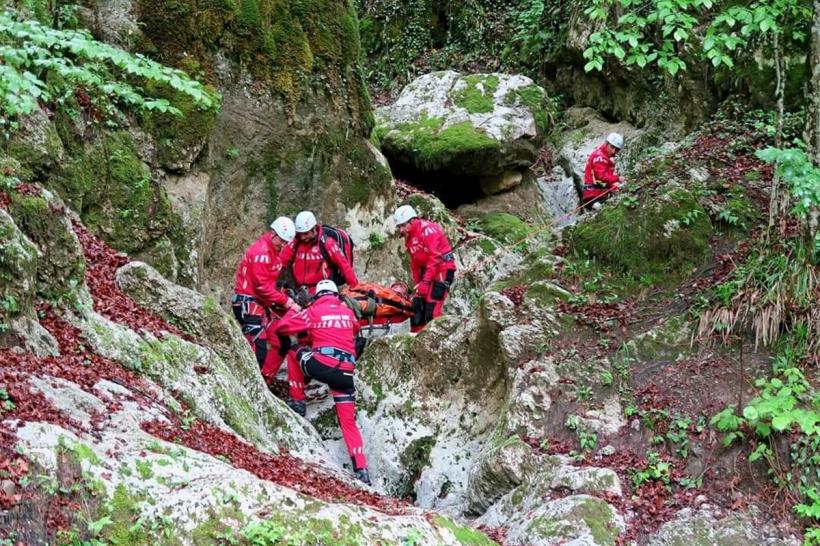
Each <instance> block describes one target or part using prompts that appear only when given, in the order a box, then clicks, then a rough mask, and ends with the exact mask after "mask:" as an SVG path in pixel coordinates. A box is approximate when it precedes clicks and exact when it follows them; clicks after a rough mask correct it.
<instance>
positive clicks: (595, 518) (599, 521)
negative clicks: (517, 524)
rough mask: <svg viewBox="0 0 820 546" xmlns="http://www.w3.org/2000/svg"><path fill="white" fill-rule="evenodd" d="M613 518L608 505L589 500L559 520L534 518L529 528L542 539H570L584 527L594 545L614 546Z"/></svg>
mask: <svg viewBox="0 0 820 546" xmlns="http://www.w3.org/2000/svg"><path fill="white" fill-rule="evenodd" d="M613 517H614V514H613V512H612V508H610V507H609V505H608V504H606V503H605V502H604V501H602V500H598V499H592V498H589V499H584V500H583V501H581V502H579V503H577V504H576V505H575V506H573V507H572V508H571V509H570V510H569V512H567V513H565V514H563V515H562V516H561V519H554V518H551V517H539V518H535V519H534V520H533V521H532V523H531V524H530V527H529V528H530V532H536V533H538V536H539V537H542V538H556V539H559V538H563V539H571V538H574V537H575V536H577V535H578V532H579V529H582V528H584V527H586V528H588V529H589V531H590V533H591V534H592V537H593V539H594V540H595V544H597V545H599V546H614V545H615V540H616V538H617V537H618V528H617V527H615V526H614V525H613V524H612V520H613Z"/></svg>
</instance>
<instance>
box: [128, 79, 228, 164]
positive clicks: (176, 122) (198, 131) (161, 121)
mask: <svg viewBox="0 0 820 546" xmlns="http://www.w3.org/2000/svg"><path fill="white" fill-rule="evenodd" d="M206 90H207V91H208V92H209V93H210V94H211V95H213V96H214V97H217V96H218V95H219V94H218V92H217V91H216V89H214V88H213V87H210V86H206ZM146 92H147V93H148V94H150V95H151V96H152V97H156V98H160V99H166V100H168V101H169V102H170V103H171V104H173V105H174V106H175V107H176V108H177V109H179V110H180V112H181V113H182V114H181V115H173V114H170V113H163V112H151V113H148V114H146V115H145V117H144V119H143V121H142V126H143V128H145V129H146V130H147V131H148V132H149V133H150V134H151V135H152V136H153V137H154V140H155V141H156V143H157V159H158V160H159V162H160V163H161V164H162V165H163V166H165V167H166V168H168V169H170V170H175V171H184V170H187V169H188V168H190V166H191V163H192V162H193V161H194V160H195V159H196V156H197V155H198V153H199V151H200V150H201V149H202V146H203V145H204V143H205V141H206V140H207V138H208V137H209V136H210V134H211V132H212V131H213V128H214V125H215V123H216V117H217V111H216V110H215V109H203V108H200V107H198V106H197V105H196V103H195V102H194V101H193V99H191V97H189V96H188V95H186V94H185V93H182V92H180V91H176V90H175V89H172V88H169V87H167V86H160V85H156V84H154V85H150V84H149V85H147V86H146Z"/></svg>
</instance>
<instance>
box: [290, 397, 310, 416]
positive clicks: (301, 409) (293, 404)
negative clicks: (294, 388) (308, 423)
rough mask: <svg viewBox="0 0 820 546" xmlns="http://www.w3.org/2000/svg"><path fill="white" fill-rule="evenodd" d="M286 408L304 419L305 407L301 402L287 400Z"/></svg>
mask: <svg viewBox="0 0 820 546" xmlns="http://www.w3.org/2000/svg"><path fill="white" fill-rule="evenodd" d="M288 407H289V408H290V409H292V410H293V411H295V412H296V413H298V414H299V415H301V416H302V417H304V416H305V415H306V414H307V407H306V406H305V403H304V402H302V401H301V400H288Z"/></svg>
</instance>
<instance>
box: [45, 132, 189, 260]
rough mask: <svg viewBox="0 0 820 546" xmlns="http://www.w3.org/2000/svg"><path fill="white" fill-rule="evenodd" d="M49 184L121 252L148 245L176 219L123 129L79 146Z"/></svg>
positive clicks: (170, 227) (161, 190) (177, 221)
mask: <svg viewBox="0 0 820 546" xmlns="http://www.w3.org/2000/svg"><path fill="white" fill-rule="evenodd" d="M49 184H50V185H51V186H52V187H53V188H54V189H56V190H57V191H58V193H60V195H61V196H62V197H63V199H65V200H66V201H67V202H68V203H69V204H70V205H72V208H74V209H75V210H77V211H78V212H79V213H80V216H81V217H82V219H83V222H84V223H85V224H86V225H87V226H88V227H89V228H91V229H92V230H94V231H96V232H97V233H98V234H100V235H102V236H103V237H104V238H105V239H106V241H107V242H108V243H109V244H111V245H112V246H113V247H114V248H116V249H118V250H121V251H124V252H129V253H136V252H139V251H141V250H143V249H146V248H149V247H150V246H151V245H152V244H153V243H154V242H155V241H157V240H159V239H161V238H163V237H164V236H165V235H166V234H167V233H168V232H170V231H173V229H174V228H175V227H177V225H178V223H179V219H178V218H177V217H176V215H175V214H174V213H173V211H172V208H171V203H170V201H169V200H168V196H167V195H166V193H165V190H164V189H163V188H162V186H161V185H160V184H159V183H158V182H155V181H154V180H152V178H151V172H150V171H149V169H148V167H147V166H146V165H145V164H144V163H143V162H142V161H141V160H140V158H139V156H138V154H137V150H136V147H135V145H134V142H133V139H132V138H131V136H130V135H129V134H128V133H126V132H117V133H113V134H108V135H105V136H104V137H103V138H102V139H101V140H100V141H98V142H95V143H93V144H91V145H88V146H86V147H84V148H82V151H81V152H80V153H78V154H76V155H75V157H74V159H73V161H71V162H70V163H69V164H68V165H67V166H66V167H65V168H63V169H61V170H60V171H59V172H57V173H55V175H54V176H53V177H52V178H51V179H50V181H49Z"/></svg>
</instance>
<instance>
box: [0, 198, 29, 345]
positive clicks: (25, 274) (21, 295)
mask: <svg viewBox="0 0 820 546" xmlns="http://www.w3.org/2000/svg"><path fill="white" fill-rule="evenodd" d="M37 264H38V259H37V249H36V248H35V247H34V246H33V245H32V244H31V242H30V241H28V240H27V239H26V238H25V237H24V236H23V234H22V233H21V232H20V230H19V229H18V228H17V226H16V225H15V223H14V220H13V219H12V218H11V216H9V215H8V214H7V213H6V212H5V211H4V210H2V209H0V337H1V336H2V334H3V333H4V332H5V330H7V329H8V326H9V324H8V322H9V320H10V319H11V318H12V317H14V316H17V315H18V314H20V313H22V312H25V311H27V310H29V308H30V306H31V302H32V299H33V295H34V290H35V287H34V286H33V284H34V283H35V278H36V277H35V276H36V272H37ZM0 342H2V339H0Z"/></svg>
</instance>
